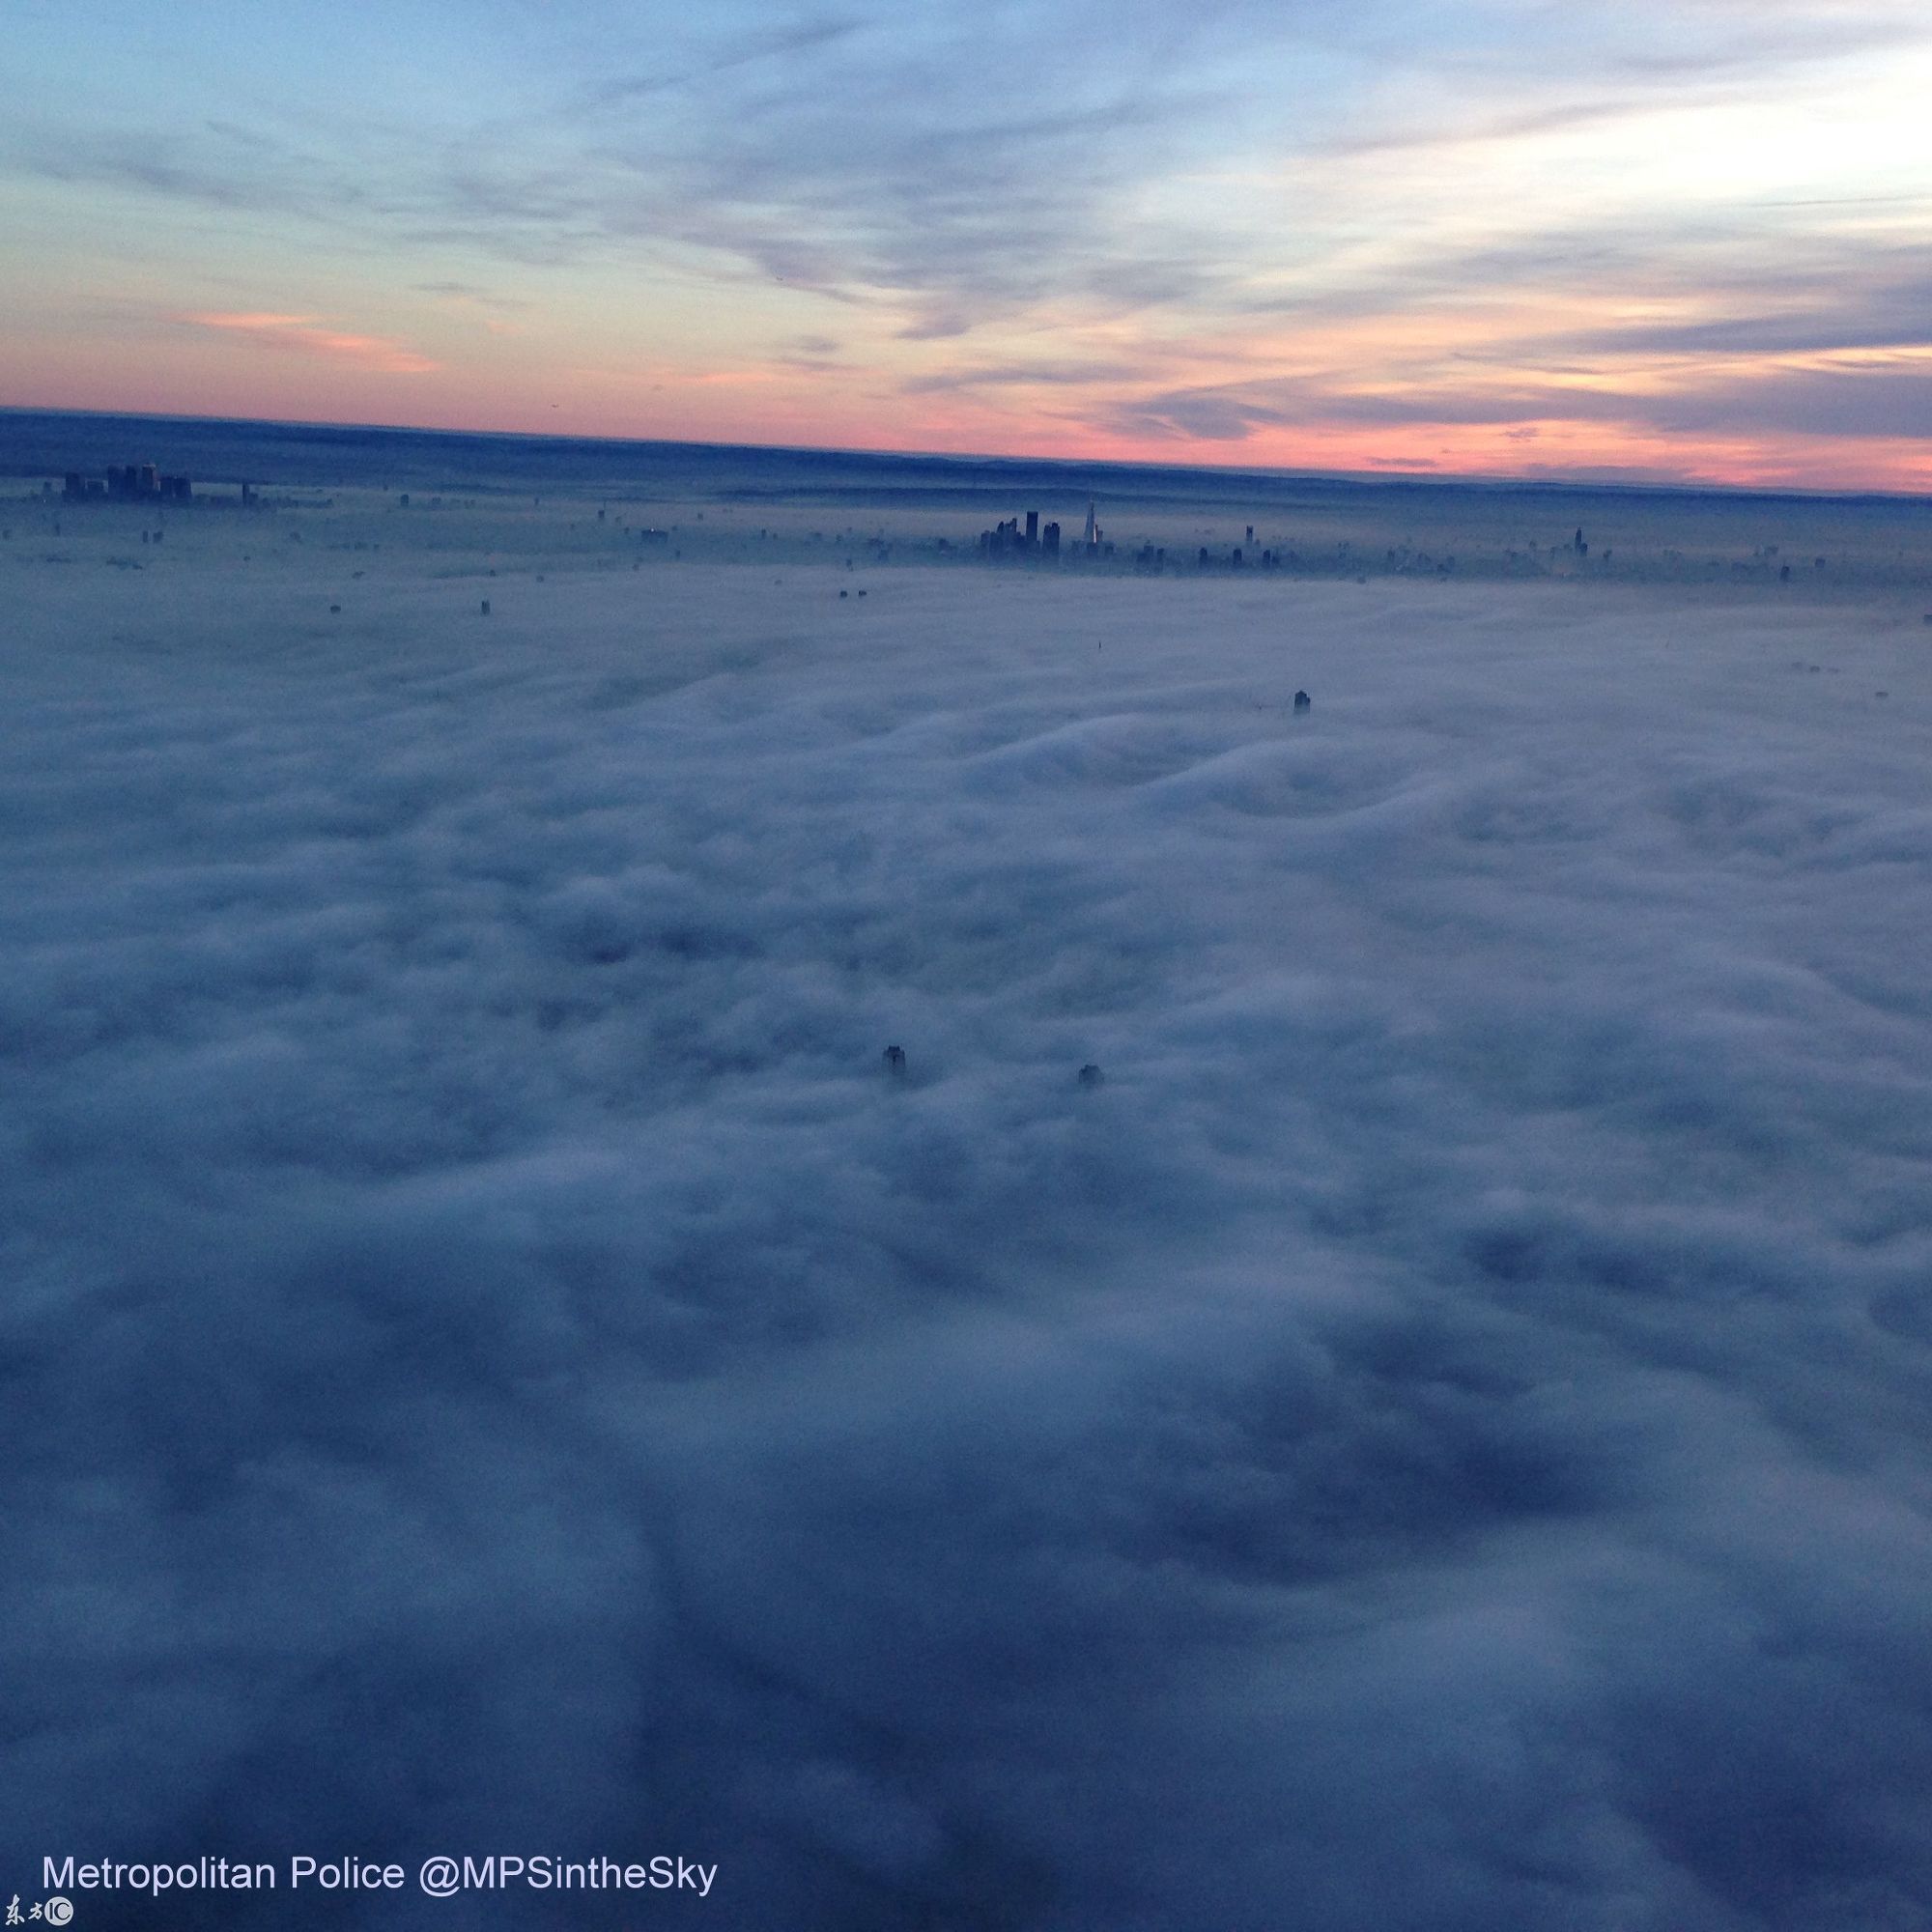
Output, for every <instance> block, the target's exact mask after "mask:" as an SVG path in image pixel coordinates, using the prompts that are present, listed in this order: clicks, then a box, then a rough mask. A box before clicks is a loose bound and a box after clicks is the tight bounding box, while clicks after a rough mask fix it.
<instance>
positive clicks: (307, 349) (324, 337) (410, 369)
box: [176, 312, 441, 376]
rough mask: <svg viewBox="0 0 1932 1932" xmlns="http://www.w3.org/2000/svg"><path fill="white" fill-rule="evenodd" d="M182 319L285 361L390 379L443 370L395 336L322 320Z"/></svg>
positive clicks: (300, 317)
mask: <svg viewBox="0 0 1932 1932" xmlns="http://www.w3.org/2000/svg"><path fill="white" fill-rule="evenodd" d="M176 319H177V320H178V321H181V322H185V323H189V324H191V325H192V326H193V327H196V328H218V329H225V330H227V331H228V332H229V333H231V334H235V335H241V336H244V337H246V338H247V339H248V340H249V341H251V342H259V343H260V344H262V346H263V347H264V348H267V349H278V350H280V351H282V352H283V353H284V354H285V355H309V356H314V357H317V358H318V359H320V360H323V361H327V362H354V363H355V364H357V365H358V366H359V367H361V368H364V369H376V370H380V371H382V372H384V373H385V374H388V375H397V376H409V375H418V374H420V373H422V372H423V371H424V370H428V369H436V368H440V366H441V365H440V363H438V362H436V361H435V360H433V359H432V358H431V357H430V356H427V355H421V354H419V353H418V352H417V351H416V350H413V349H412V348H410V347H409V345H408V344H407V343H402V342H398V341H397V340H396V339H395V338H394V337H393V336H388V335H352V334H347V333H345V332H344V331H342V330H340V329H333V328H324V327H318V326H317V325H318V324H319V322H320V321H321V318H320V317H318V316H312V315H270V314H264V313H255V312H249V313H242V314H222V313H212V312H203V313H200V314H194V315H184V316H180V317H177V318H176Z"/></svg>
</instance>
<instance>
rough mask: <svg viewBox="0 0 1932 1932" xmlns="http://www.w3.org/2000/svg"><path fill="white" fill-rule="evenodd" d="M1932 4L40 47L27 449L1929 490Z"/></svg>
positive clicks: (390, 11) (740, 16)
mask: <svg viewBox="0 0 1932 1932" xmlns="http://www.w3.org/2000/svg"><path fill="white" fill-rule="evenodd" d="M1928 100H1932V9H1928V8H1927V7H1926V5H1925V4H1924V0H1620V4H1616V5H1605V6H1598V5H1588V4H1581V3H1580V0H1575V3H1574V4H1564V5H1549V4H1540V0H1435V4H1420V0H1348V3H1347V4H1343V3H1342V0H1270V3H1269V4H1259V0H1257V3H1256V4H1246V3H1245V0H1197V4H1188V5H1179V4H1173V0H1110V4H1106V5H1099V4H1086V0H1036V4H1008V5H1002V4H983V5H976V6H967V7H961V6H957V5H947V6H943V7H942V6H934V5H920V4H908V5H903V6H898V7H892V8H884V7H878V8H875V7H872V6H870V5H867V4H865V0H854V4H849V5H838V4H835V5H828V6H822V7H819V6H814V7H790V6H781V5H755V4H734V0H710V4H707V5H705V6H703V7H701V8H700V7H696V6H681V7H676V8H672V7H656V6H641V5H631V6H619V5H606V4H598V0H582V3H581V4H580V0H549V4H543V5H537V4H510V3H509V0H470V4H465V5H461V6H458V5H454V4H449V5H437V4H427V0H391V4H388V5H385V6H384V7H382V8H380V9H378V8H357V9H349V8H341V7H330V8H322V7H317V6H313V5H307V6H303V5H297V6H290V7H276V8H265V7H262V6H259V5H243V4H240V3H239V0H197V4H195V5H194V6H192V7H186V8H181V7H157V6H155V5H153V4H151V0H150V4H141V5H126V6H124V5H119V4H89V0H64V4H40V0H14V5H13V6H11V7H10V8H9V9H8V25H7V41H6V59H5V62H4V65H0V286H4V288H5V289H6V291H7V296H6V299H5V301H4V302H3V303H0V404H5V405H13V406H21V407H62V408H77V409H99V410H116V411H122V410H127V411H158V412H181V413H193V414H215V415H247V416H273V417H283V418H295V419H306V420H318V421H343V422H383V423H397V424H416V425H425V426H433V427H447V428H475V429H510V430H530V431H540V432H563V433H571V434H583V435H600V436H627V437H654V438H657V437H662V438H672V439H694V440H707V441H742V442H769V443H787V444H833V445H838V446H844V447H853V448H891V449H930V450H951V451H962V452H963V451H974V452H1010V453H1016V454H1030V455H1076V456H1090V457H1107V458H1121V459H1151V460H1158V461H1164V462H1190V463H1232V464H1239V465H1243V466H1260V465H1280V466H1289V467H1297V468H1298V467H1312V468H1321V469H1347V470H1378V469H1389V470H1436V471H1443V472H1449V471H1480V472H1498V473H1511V474H1527V475H1534V474H1552V475H1562V476H1568V477H1576V476H1612V477H1628V478H1630V479H1631V480H1650V479H1659V478H1665V477H1690V478H1707V479H1712V480H1716V481H1722V482H1730V483H1764V484H1800V485H1815V486H1821V487H1845V486H1860V487H1865V486H1870V487H1879V488H1892V489H1901V488H1902V489H1926V488H1932V441H1928V438H1932V227H1928V216H1932V134H1928V132H1927V131H1926V128H1927V110H1926V102H1927V101H1928Z"/></svg>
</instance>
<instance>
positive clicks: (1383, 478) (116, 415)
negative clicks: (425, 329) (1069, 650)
mask: <svg viewBox="0 0 1932 1932" xmlns="http://www.w3.org/2000/svg"><path fill="white" fill-rule="evenodd" d="M5 416H57V417H61V416H65V417H76V418H82V419H91V420H99V421H110V422H160V423H195V424H205V425H210V426H214V427H226V428H252V429H289V430H322V431H330V430H335V431H344V432H367V433H373V434H375V435H380V436H419V437H468V438H473V439H476V440H485V439H497V440H508V441H518V442H528V443H552V444H556V443H595V444H598V445H601V446H608V447H611V448H633V449H676V450H710V451H717V452H720V453H739V452H748V451H755V452H758V453H760V454H764V455H772V456H814V457H848V458H857V459H861V460H864V461H868V462H900V463H957V464H982V465H992V464H1000V465H1008V466H1010V467H1013V468H1016V469H1118V470H1123V471H1139V472H1147V471H1156V472H1160V471H1171V472H1178V473H1179V474H1182V475H1200V476H1212V477H1240V476H1253V477H1256V478H1265V479H1267V480H1269V481H1272V482H1310V483H1341V484H1348V485H1350V486H1352V487H1356V488H1377V487H1381V486H1387V487H1391V488H1396V489H1403V488H1414V487H1416V486H1424V487H1428V486H1434V487H1435V488H1439V489H1467V490H1552V491H1574V492H1585V491H1600V492H1611V493H1623V494H1628V495H1633V496H1690V497H1764V498H1775V499H1779V500H1796V501H1800V502H1832V503H1844V502H1896V503H1928V504H1932V491H1916V490H1825V489H1804V488H1803V487H1799V486H1794V485H1768V484H1753V483H1719V482H1711V481H1700V480H1691V479H1688V478H1687V479H1684V480H1681V481H1676V482H1662V481H1657V480H1654V479H1642V478H1626V479H1618V478H1612V477H1589V476H1568V477H1566V476H1530V475H1520V474H1512V473H1502V472H1494V471H1486V470H1467V469H1454V470H1444V469H1413V470H1410V469H1388V470H1381V469H1371V470H1358V469H1278V468H1274V467H1270V466H1267V465H1255V464H1234V463H1225V464H1223V463H1202V462H1198V461H1197V462H1176V463H1154V462H1147V461H1137V460H1134V459H1131V458H1123V457H1087V456H1020V455H1012V454H1006V453H1002V452H999V451H991V450H988V451H963V450H942V449H931V450H928V449H895V448H866V447H863V446H854V445H849V444H842V443H835V444H813V443H784V442H777V443H765V442H705V441H693V440H686V439H682V438H675V437H642V436H600V435H594V434H584V433H577V434H569V435H566V434H562V433H560V432H556V431H547V430H520V429H478V428H465V429H447V428H438V427H434V426H431V425H427V424H422V423H380V422H345V421H340V420H329V419H326V418H321V417H307V416H229V415H183V414H180V413H177V412H170V411H161V410H85V409H74V408H71V407H61V406H50V405H42V404H36V403H0V417H5ZM0 473H6V472H4V470H0ZM12 473H14V474H20V475H24V474H26V473H27V472H26V471H24V470H21V471H15V472H12ZM34 473H36V474H40V473H42V472H40V471H35V472H34Z"/></svg>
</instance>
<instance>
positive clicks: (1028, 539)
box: [980, 503, 1103, 557]
mask: <svg viewBox="0 0 1932 1932" xmlns="http://www.w3.org/2000/svg"><path fill="white" fill-rule="evenodd" d="M1081 548H1082V549H1083V550H1084V551H1085V552H1086V554H1088V555H1089V556H1099V555H1101V554H1103V544H1102V533H1101V529H1100V526H1099V525H1098V524H1097V523H1095V522H1094V505H1093V504H1092V503H1089V504H1088V505H1087V529H1086V534H1085V536H1084V537H1083V538H1082V541H1081ZM1060 554H1061V552H1060V526H1059V525H1058V524H1048V525H1046V526H1045V527H1044V528H1042V527H1041V526H1040V521H1039V512H1038V511H1037V510H1029V511H1028V512H1027V513H1026V526H1025V528H1022V527H1021V526H1020V520H1019V519H1018V518H1017V517H1009V518H1007V520H1006V521H1005V522H1004V523H999V524H995V525H994V526H993V527H992V528H991V529H990V530H981V531H980V555H982V556H1051V557H1057V556H1059V555H1060Z"/></svg>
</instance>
